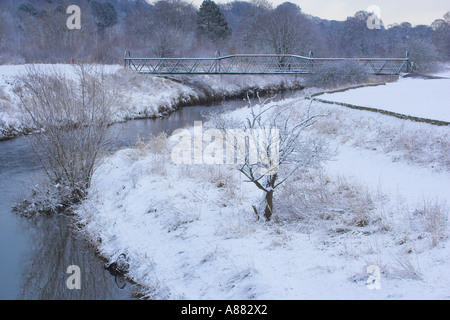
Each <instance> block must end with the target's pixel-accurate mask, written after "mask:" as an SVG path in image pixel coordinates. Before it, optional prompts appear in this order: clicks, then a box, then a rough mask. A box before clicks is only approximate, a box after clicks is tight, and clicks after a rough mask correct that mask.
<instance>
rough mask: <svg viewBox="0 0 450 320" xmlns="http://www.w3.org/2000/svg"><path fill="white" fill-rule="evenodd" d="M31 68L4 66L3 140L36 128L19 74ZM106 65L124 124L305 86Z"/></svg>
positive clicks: (0, 80)
mask: <svg viewBox="0 0 450 320" xmlns="http://www.w3.org/2000/svg"><path fill="white" fill-rule="evenodd" d="M30 66H31V65H2V66H0V140H1V139H5V138H8V137H14V136H17V135H19V134H22V133H26V132H29V131H32V129H33V128H32V127H31V125H30V123H29V121H27V120H26V119H24V117H23V116H22V115H21V113H20V111H19V103H20V98H19V94H20V85H19V81H18V80H17V77H18V76H21V75H24V74H26V72H27V68H29V67H30ZM32 66H33V67H35V68H37V69H38V70H42V71H43V72H51V71H52V70H54V69H57V70H59V71H61V72H63V73H64V74H66V75H67V76H68V78H72V77H74V76H75V73H74V68H73V66H71V65H50V64H49V65H45V64H36V65H32ZM96 67H97V68H98V67H100V66H96ZM101 68H102V70H103V72H104V73H105V74H107V75H108V76H109V77H110V79H111V80H112V81H111V82H112V84H113V85H114V86H113V87H114V89H115V91H114V93H115V94H116V96H117V110H115V111H116V112H115V115H116V118H115V120H116V121H118V122H120V121H124V120H128V119H136V118H155V117H160V116H163V115H167V114H169V113H171V112H173V111H174V110H176V109H177V108H179V107H182V106H187V105H192V104H199V103H206V102H211V101H213V100H222V99H225V98H235V97H239V96H244V95H245V94H246V93H247V92H248V91H249V90H252V91H255V90H257V91H261V92H264V91H274V92H278V91H280V90H289V89H293V90H295V89H299V88H300V84H299V82H297V81H296V80H295V78H293V77H277V76H273V77H257V76H246V77H242V76H241V77H237V76H197V77H195V78H189V77H177V78H172V79H168V78H163V77H155V76H147V75H138V74H136V73H133V72H132V71H129V70H125V69H124V68H123V67H122V66H120V65H105V66H101ZM111 94H113V90H111Z"/></svg>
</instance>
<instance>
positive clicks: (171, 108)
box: [0, 77, 306, 142]
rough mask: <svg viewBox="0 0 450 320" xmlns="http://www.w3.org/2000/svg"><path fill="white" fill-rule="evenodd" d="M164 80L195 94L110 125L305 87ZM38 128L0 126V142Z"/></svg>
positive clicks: (291, 83) (287, 83)
mask: <svg viewBox="0 0 450 320" xmlns="http://www.w3.org/2000/svg"><path fill="white" fill-rule="evenodd" d="M162 78H164V79H166V80H169V81H172V82H176V83H180V84H182V85H184V86H186V87H187V88H188V89H191V90H193V91H194V92H195V93H196V94H195V95H189V96H188V98H186V96H184V95H183V94H182V93H180V94H179V95H178V96H177V97H175V98H174V100H175V102H174V104H172V105H167V104H165V105H159V106H158V107H157V108H158V114H147V113H142V114H141V113H140V114H135V115H133V116H125V117H124V118H122V119H118V120H117V121H114V122H113V123H111V125H113V124H116V123H125V122H127V121H130V120H142V119H157V118H163V117H166V116H169V115H170V114H172V113H173V112H175V111H177V110H179V109H180V108H184V107H191V106H194V105H198V104H213V103H217V102H219V101H223V102H227V101H230V100H235V99H245V98H246V97H247V95H249V94H250V95H254V94H256V93H258V94H260V95H262V96H263V95H268V94H277V93H283V92H289V91H301V90H304V89H305V88H306V87H305V86H303V85H302V84H301V83H300V81H298V80H294V81H286V80H285V79H282V80H280V81H279V82H278V83H277V84H274V85H270V86H265V87H260V86H254V85H253V86H248V87H243V88H241V89H239V90H238V91H230V92H228V91H226V90H223V91H222V90H218V91H215V90H213V89H212V88H208V89H204V88H199V87H196V86H195V84H190V83H186V82H184V81H183V80H179V79H175V78H167V77H162ZM37 132H38V130H36V129H35V128H30V127H27V126H23V127H21V128H16V127H12V126H8V127H4V128H0V142H2V141H8V140H12V139H15V138H18V137H21V136H27V135H31V134H35V133H37Z"/></svg>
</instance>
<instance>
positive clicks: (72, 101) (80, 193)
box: [20, 66, 115, 202]
mask: <svg viewBox="0 0 450 320" xmlns="http://www.w3.org/2000/svg"><path fill="white" fill-rule="evenodd" d="M74 68H75V69H74V75H75V76H69V75H67V74H64V73H62V72H61V71H59V70H57V69H53V70H51V71H48V72H44V71H40V70H37V69H36V68H30V69H29V70H28V73H27V74H26V75H25V76H23V77H21V78H20V83H21V109H22V112H23V113H24V115H27V116H28V117H29V118H30V119H31V121H32V124H33V127H35V128H38V129H40V130H41V133H39V134H35V135H32V136H30V137H29V138H30V142H31V145H32V147H33V150H34V151H35V153H36V156H37V158H38V159H39V161H40V162H41V165H42V167H43V168H44V170H45V173H46V174H47V176H48V178H49V179H50V183H51V184H53V185H58V186H60V187H61V189H62V190H65V191H64V192H65V193H67V194H70V195H71V199H72V200H73V202H76V201H77V200H80V199H81V198H83V197H84V196H85V192H86V190H87V189H88V188H89V186H90V182H91V178H92V175H93V172H94V169H95V166H96V164H97V162H98V160H99V157H100V152H101V150H102V147H103V146H104V144H105V143H106V142H107V137H108V134H107V133H108V126H109V125H110V124H111V122H112V116H113V106H114V99H115V98H114V97H115V95H114V94H113V92H112V90H110V88H108V85H107V81H106V79H105V76H104V74H103V73H102V72H101V70H100V71H99V70H94V69H93V68H90V67H86V66H75V67H74ZM77 198H78V199H77Z"/></svg>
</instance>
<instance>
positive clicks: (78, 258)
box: [19, 215, 139, 300]
mask: <svg viewBox="0 0 450 320" xmlns="http://www.w3.org/2000/svg"><path fill="white" fill-rule="evenodd" d="M72 222H73V221H72V220H71V218H70V217H66V216H62V215H60V216H56V217H50V218H40V219H34V220H33V221H31V222H30V227H31V228H34V229H35V230H39V233H38V234H35V235H33V236H32V247H31V250H30V256H28V257H26V258H27V259H30V261H32V263H31V264H29V263H28V264H26V268H25V270H24V274H23V280H24V281H23V284H22V292H21V294H20V296H19V299H38V300H49V299H52V300H54V299H64V300H80V299H82V300H96V299H101V300H106V299H129V298H130V296H131V293H132V292H133V290H139V288H137V287H134V286H133V285H131V284H127V283H126V282H125V281H124V280H123V279H120V282H117V279H115V277H114V276H112V275H110V274H109V273H108V272H107V271H105V269H104V268H103V263H102V261H101V260H100V259H99V258H98V257H96V256H95V255H94V254H93V252H94V248H92V247H90V246H89V245H88V244H87V243H86V241H84V240H83V239H81V238H78V237H76V236H75V235H74V233H73V232H68V230H67V226H68V225H70V224H71V223H72ZM71 265H76V266H79V267H80V268H81V278H80V280H81V281H80V282H81V289H80V290H77V289H73V290H70V289H69V288H68V287H67V285H66V282H67V279H68V278H69V276H70V275H71V274H68V273H66V272H67V268H68V267H69V266H71ZM117 283H120V287H119V286H118V285H117ZM127 286H128V288H127ZM121 289H126V290H121Z"/></svg>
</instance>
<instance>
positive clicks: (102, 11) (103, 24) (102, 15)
mask: <svg viewBox="0 0 450 320" xmlns="http://www.w3.org/2000/svg"><path fill="white" fill-rule="evenodd" d="M91 9H92V14H93V15H94V17H95V18H96V23H95V24H96V25H97V28H98V29H99V30H104V29H105V28H108V27H112V26H114V25H115V24H117V22H118V16H117V11H116V8H115V7H114V5H113V4H112V3H110V2H106V3H99V2H97V1H92V2H91Z"/></svg>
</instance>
